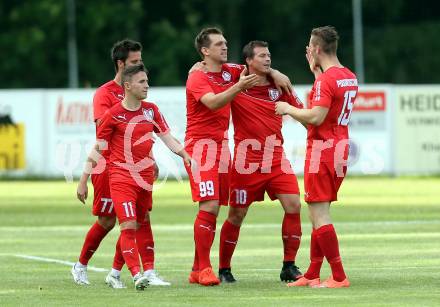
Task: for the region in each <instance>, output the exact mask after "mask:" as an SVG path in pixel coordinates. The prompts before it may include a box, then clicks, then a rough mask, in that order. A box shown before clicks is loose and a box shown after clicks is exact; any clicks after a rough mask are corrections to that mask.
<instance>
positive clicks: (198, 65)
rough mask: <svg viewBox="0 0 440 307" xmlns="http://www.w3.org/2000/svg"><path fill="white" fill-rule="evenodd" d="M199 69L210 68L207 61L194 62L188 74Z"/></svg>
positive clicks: (205, 69) (206, 69)
mask: <svg viewBox="0 0 440 307" xmlns="http://www.w3.org/2000/svg"><path fill="white" fill-rule="evenodd" d="M197 70H199V71H203V72H207V71H208V68H206V63H205V62H204V61H200V62H196V63H194V65H193V66H192V67H191V68H190V69H189V71H188V75H189V74H191V73H193V72H195V71H197Z"/></svg>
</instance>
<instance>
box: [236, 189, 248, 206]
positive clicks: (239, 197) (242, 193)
mask: <svg viewBox="0 0 440 307" xmlns="http://www.w3.org/2000/svg"><path fill="white" fill-rule="evenodd" d="M234 191H235V203H236V204H238V205H245V204H246V199H247V192H246V190H239V189H234Z"/></svg>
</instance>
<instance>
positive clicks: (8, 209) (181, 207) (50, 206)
mask: <svg viewBox="0 0 440 307" xmlns="http://www.w3.org/2000/svg"><path fill="white" fill-rule="evenodd" d="M300 186H302V182H301V183H300ZM89 187H90V188H91V185H89ZM75 190H76V183H65V182H41V181H40V182H20V181H15V182H0V225H1V226H0V272H1V273H0V274H1V275H0V276H1V282H0V305H1V306H22V305H32V306H37V305H42V306H48V305H62V306H78V305H81V306H85V305H88V306H96V305H102V306H116V305H121V306H140V305H151V306H153V305H154V306H159V305H164V306H198V305H200V306H249V305H252V306H283V305H288V304H289V305H296V306H303V305H304V306H308V305H313V306H353V305H365V306H371V305H384V306H385V305H386V306H390V305H395V306H402V305H408V306H409V305H411V306H421V305H424V306H426V305H433V306H434V305H437V306H438V304H439V302H440V290H439V286H440V282H439V280H440V256H439V255H440V179H439V178H398V179H390V178H350V177H349V178H347V179H346V180H345V181H344V183H343V185H342V188H341V191H340V197H339V201H338V202H337V203H335V204H334V205H333V206H332V216H333V220H334V224H335V227H336V230H337V232H338V236H339V243H340V249H341V256H342V260H343V263H344V266H345V268H346V272H347V274H348V276H349V278H350V281H351V283H352V286H351V287H350V288H348V289H309V288H299V289H292V288H287V287H286V286H285V284H283V283H281V282H280V281H279V277H278V276H279V271H280V268H281V262H282V241H281V236H280V232H281V219H282V209H281V206H280V205H279V204H277V203H276V202H273V203H270V202H264V203H258V204H254V205H253V206H252V207H251V209H250V211H249V214H248V217H247V218H246V220H245V223H244V226H243V227H242V231H241V234H240V240H239V244H238V246H237V249H236V252H235V255H234V258H233V262H232V265H233V272H234V275H235V277H236V278H237V279H238V280H239V282H238V283H236V284H233V285H220V286H218V287H209V288H206V287H201V286H198V285H190V284H188V282H187V277H188V273H189V270H190V269H191V264H192V257H193V239H192V223H193V220H194V216H195V214H196V212H197V208H196V206H194V205H192V202H191V200H190V190H189V185H188V183H187V182H183V183H178V182H167V183H166V184H165V185H164V186H163V187H162V188H161V189H160V190H158V191H156V192H155V193H154V209H153V212H152V223H153V224H152V225H153V231H154V235H155V243H156V244H155V245H156V267H157V269H158V272H159V273H160V274H161V275H162V276H163V277H164V278H165V279H166V280H169V281H171V282H172V286H171V287H162V288H158V287H149V288H148V289H146V290H145V291H143V292H136V291H135V290H134V289H133V288H132V283H131V279H130V277H129V273H128V272H127V271H126V269H124V271H123V275H122V276H123V279H124V281H125V283H126V284H127V285H128V287H129V288H128V289H123V290H119V291H115V290H113V289H110V288H108V287H107V286H106V285H105V284H104V277H105V275H106V273H104V272H93V271H89V279H90V282H91V283H92V285H91V286H88V287H81V286H78V285H76V284H74V283H73V281H72V278H71V275H70V267H69V266H68V265H66V264H62V263H53V262H42V261H39V260H32V259H25V258H21V257H20V256H23V255H27V256H38V257H43V258H49V259H56V260H61V261H71V262H74V261H76V260H77V257H78V255H79V252H80V248H81V245H82V242H83V238H84V235H85V233H86V231H87V230H88V228H89V227H90V225H91V224H92V223H93V222H94V218H93V217H92V216H91V214H90V204H91V200H90V199H89V200H88V202H87V205H86V206H84V205H82V204H81V203H79V202H78V201H77V200H76V199H75ZM306 207H307V206H306V205H303V211H302V221H303V239H302V243H301V248H300V250H299V253H298V257H297V264H298V265H299V266H300V268H301V269H302V270H303V271H305V270H306V268H307V265H308V262H309V261H308V253H309V251H308V246H309V243H310V224H309V222H308V218H307V208H306ZM226 212H227V210H226V208H222V211H221V214H220V217H219V219H218V222H217V235H216V241H215V242H214V245H213V251H212V262H213V265H214V268H215V269H216V268H217V265H218V257H217V256H218V237H219V231H220V228H221V225H222V223H223V221H224V218H225V216H226ZM117 235H118V231H117V230H116V229H115V230H113V231H112V232H111V233H110V234H109V235H108V237H107V238H105V239H104V241H103V243H102V244H101V246H100V248H99V249H98V251H97V252H96V254H95V256H94V257H93V258H92V260H91V261H90V263H89V265H91V266H94V267H98V268H106V269H107V268H110V266H111V264H112V258H113V253H114V250H113V249H114V244H115V242H116V238H117ZM328 275H329V268H328V264H327V263H324V265H323V271H322V274H321V278H326V277H328Z"/></svg>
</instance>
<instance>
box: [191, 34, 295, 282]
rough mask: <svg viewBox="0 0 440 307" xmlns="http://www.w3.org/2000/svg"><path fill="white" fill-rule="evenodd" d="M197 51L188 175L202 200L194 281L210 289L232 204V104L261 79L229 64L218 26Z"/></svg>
mask: <svg viewBox="0 0 440 307" xmlns="http://www.w3.org/2000/svg"><path fill="white" fill-rule="evenodd" d="M195 47H196V49H197V51H198V52H199V54H200V55H201V57H202V59H203V61H204V65H203V66H204V67H203V69H202V70H198V69H196V70H194V71H193V72H191V73H190V74H189V76H188V80H187V83H186V98H187V99H186V100H187V127H186V135H185V149H186V150H187V151H188V153H189V154H190V155H191V156H192V158H193V160H195V161H196V164H197V166H198V167H197V168H196V171H195V172H194V171H193V170H191V169H189V168H188V167H187V172H188V174H189V179H190V185H191V192H192V198H193V201H194V202H199V212H198V214H197V216H196V219H195V221H194V242H195V253H194V264H193V268H192V272H191V273H190V276H189V279H188V280H189V282H190V283H199V284H200V285H204V286H208V285H217V284H219V283H220V280H219V279H218V278H217V277H216V276H215V274H214V272H213V270H212V266H211V262H210V251H211V246H212V242H213V240H214V236H215V229H216V220H217V215H218V212H219V208H220V207H219V206H220V205H227V204H228V198H229V167H230V166H229V162H230V161H229V160H230V153H229V148H228V136H227V131H228V127H229V119H230V106H229V102H230V101H231V100H232V99H233V98H234V97H235V96H236V95H237V94H238V93H239V92H241V91H242V90H245V89H247V88H249V87H252V86H254V85H255V84H256V82H257V76H256V75H254V74H252V75H248V76H245V71H244V70H243V66H241V65H236V64H226V61H227V55H228V53H227V50H228V48H227V42H226V39H225V38H224V36H223V33H222V32H221V31H220V30H219V29H217V28H205V29H203V30H202V31H201V32H200V33H199V34H198V35H197V37H196V39H195ZM271 74H272V75H273V77H274V79H275V80H276V81H278V82H277V85H280V86H283V89H286V90H289V89H290V87H289V85H290V81H288V78H287V77H285V76H284V75H282V74H280V73H279V72H278V71H274V70H272V71H271ZM286 79H287V81H288V82H286Z"/></svg>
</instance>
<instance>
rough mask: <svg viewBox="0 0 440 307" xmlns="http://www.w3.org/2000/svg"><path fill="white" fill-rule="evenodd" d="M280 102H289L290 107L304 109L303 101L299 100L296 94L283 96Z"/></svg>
mask: <svg viewBox="0 0 440 307" xmlns="http://www.w3.org/2000/svg"><path fill="white" fill-rule="evenodd" d="M280 100H281V101H286V102H288V103H289V104H290V105H292V106H294V107H295V108H298V109H303V108H304V105H303V103H302V101H301V100H300V99H299V97H298V95H297V94H296V93H295V92H292V94H283V95H282V97H281V99H280Z"/></svg>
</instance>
